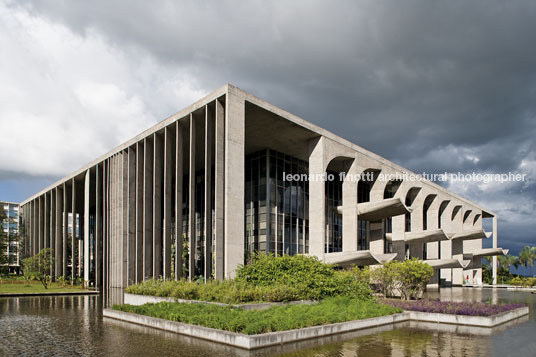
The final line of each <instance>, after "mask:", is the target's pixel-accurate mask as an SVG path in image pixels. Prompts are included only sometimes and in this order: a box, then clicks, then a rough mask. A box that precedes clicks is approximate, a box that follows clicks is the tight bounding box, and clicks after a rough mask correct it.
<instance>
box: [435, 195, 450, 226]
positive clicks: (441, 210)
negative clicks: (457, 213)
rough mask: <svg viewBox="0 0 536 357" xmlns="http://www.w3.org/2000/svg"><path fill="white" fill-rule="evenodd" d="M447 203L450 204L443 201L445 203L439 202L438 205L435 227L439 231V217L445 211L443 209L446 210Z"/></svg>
mask: <svg viewBox="0 0 536 357" xmlns="http://www.w3.org/2000/svg"><path fill="white" fill-rule="evenodd" d="M449 203H450V201H448V200H445V201H443V202H441V204H440V205H439V211H438V214H437V227H438V228H439V229H441V216H442V215H443V212H444V211H445V209H446V208H447V206H448V205H449Z"/></svg>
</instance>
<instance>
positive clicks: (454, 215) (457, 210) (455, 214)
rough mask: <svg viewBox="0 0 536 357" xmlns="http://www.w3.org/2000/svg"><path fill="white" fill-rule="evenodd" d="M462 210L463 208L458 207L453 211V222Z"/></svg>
mask: <svg viewBox="0 0 536 357" xmlns="http://www.w3.org/2000/svg"><path fill="white" fill-rule="evenodd" d="M461 209H462V206H456V207H454V208H453V209H452V216H451V217H450V220H451V221H454V218H456V216H457V215H458V212H460V210H461Z"/></svg>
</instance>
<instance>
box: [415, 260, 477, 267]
mask: <svg viewBox="0 0 536 357" xmlns="http://www.w3.org/2000/svg"><path fill="white" fill-rule="evenodd" d="M424 262H425V263H426V264H428V265H430V266H431V267H432V268H434V269H447V268H463V269H465V268H467V267H468V266H469V264H471V260H460V259H432V260H425V261H424Z"/></svg>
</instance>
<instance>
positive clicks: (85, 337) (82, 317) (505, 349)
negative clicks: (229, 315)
mask: <svg viewBox="0 0 536 357" xmlns="http://www.w3.org/2000/svg"><path fill="white" fill-rule="evenodd" d="M427 295H428V297H430V298H440V299H441V300H452V301H492V302H493V303H525V304H527V305H528V306H529V307H530V309H531V313H530V316H529V317H528V318H527V317H526V318H522V319H519V320H516V321H514V322H512V323H510V324H508V325H503V326H500V327H498V328H494V329H485V328H477V327H459V326H452V325H437V324H429V323H414V322H412V323H403V324H399V325H397V326H384V327H380V328H376V329H373V330H367V331H357V332H352V333H348V334H344V335H337V336H331V337H325V338H322V339H318V340H308V341H303V342H298V343H294V344H287V345H283V346H278V347H272V348H268V349H263V350H258V351H255V352H247V351H244V350H240V349H236V348H232V347H227V346H222V345H219V344H215V343H210V342H206V341H202V340H198V339H195V338H190V337H185V336H180V335H177V334H173V333H168V332H164V331H159V330H154V329H150V328H145V327H142V326H135V325H131V324H127V323H123V322H119V321H115V320H110V319H103V317H102V307H103V302H102V298H100V297H98V296H55V297H24V298H0V340H1V343H0V355H5V356H16V355H80V356H88V355H91V356H103V355H106V356H131V355H139V356H165V355H177V356H212V355H218V356H222V357H223V356H236V355H243V356H248V355H283V356H501V357H503V356H511V355H515V356H535V355H536V295H535V294H530V293H529V292H520V291H517V292H515V291H508V290H504V289H497V290H493V289H477V288H442V289H441V290H435V291H429V292H427Z"/></svg>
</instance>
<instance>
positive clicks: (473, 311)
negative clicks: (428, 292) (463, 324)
mask: <svg viewBox="0 0 536 357" xmlns="http://www.w3.org/2000/svg"><path fill="white" fill-rule="evenodd" d="M381 302H382V303H384V304H388V305H390V306H394V307H398V308H400V309H403V310H406V311H416V312H428V313H440V314H449V315H465V316H484V317H489V316H494V315H498V314H500V313H503V312H507V311H511V310H515V309H519V308H523V307H525V305H524V304H502V305H492V304H487V303H483V302H479V303H475V302H453V301H439V300H396V299H385V300H381Z"/></svg>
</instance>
